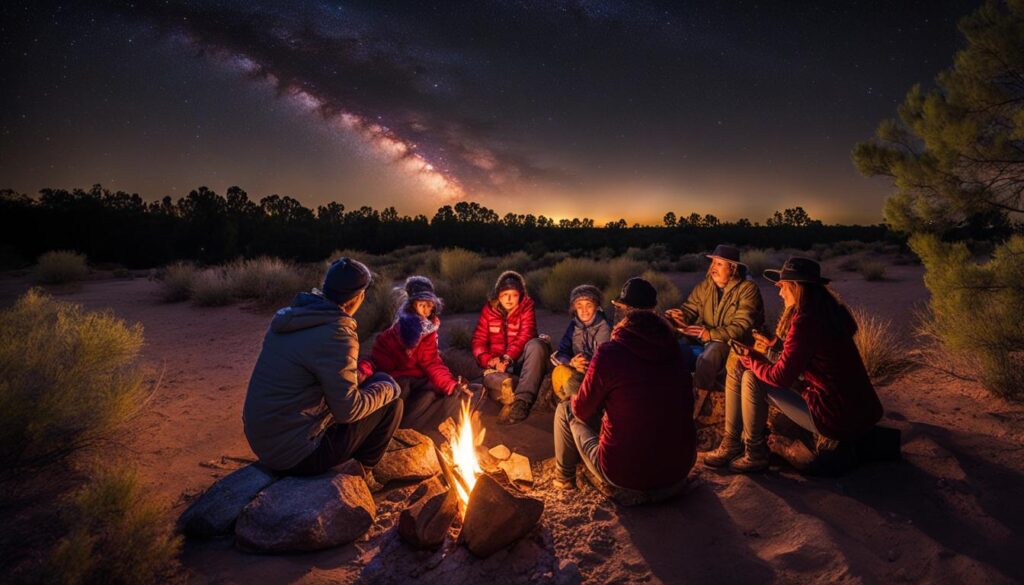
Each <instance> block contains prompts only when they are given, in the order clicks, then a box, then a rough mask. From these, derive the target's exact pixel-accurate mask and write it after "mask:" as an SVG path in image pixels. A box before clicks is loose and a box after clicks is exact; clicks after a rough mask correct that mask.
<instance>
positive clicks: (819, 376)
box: [705, 257, 882, 473]
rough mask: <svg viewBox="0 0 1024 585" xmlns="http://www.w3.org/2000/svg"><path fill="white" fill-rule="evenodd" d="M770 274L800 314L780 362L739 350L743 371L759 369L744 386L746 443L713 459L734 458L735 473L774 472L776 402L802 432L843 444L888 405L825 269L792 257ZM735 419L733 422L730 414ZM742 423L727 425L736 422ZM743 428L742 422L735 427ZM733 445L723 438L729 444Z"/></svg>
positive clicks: (767, 275)
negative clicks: (770, 440)
mask: <svg viewBox="0 0 1024 585" xmlns="http://www.w3.org/2000/svg"><path fill="white" fill-rule="evenodd" d="M764 276H765V278H767V279H768V280H771V281H773V282H775V283H776V286H778V287H779V296H780V297H782V301H783V303H784V304H785V306H786V308H787V309H790V310H791V312H792V316H791V317H790V321H789V331H788V332H787V333H786V335H785V339H784V341H783V343H782V353H781V355H780V356H779V358H778V360H776V361H775V362H774V363H772V362H771V361H769V360H768V359H767V358H766V357H765V356H764V355H763V354H761V353H759V352H756V351H750V350H749V348H744V347H739V349H738V350H739V352H740V353H744V354H746V355H741V357H740V358H739V362H740V363H739V366H740V367H742V368H745V369H747V370H749V371H750V372H752V373H753V374H754V376H755V377H756V379H757V383H755V384H744V385H743V387H742V392H743V394H744V395H743V396H742V404H743V408H744V409H749V412H747V411H746V410H744V412H743V416H742V427H743V436H744V438H745V439H746V441H745V449H744V445H743V444H740V445H735V444H732V446H733V452H732V453H726V451H729V445H726V446H724V447H723V446H720V447H719V449H718V450H717V451H716V452H715V453H713V454H711V455H709V457H706V458H705V464H707V463H708V458H713V459H715V460H716V461H721V460H728V463H727V465H728V466H729V468H730V469H732V470H733V471H738V472H743V473H746V472H751V471H759V470H763V469H765V468H766V467H768V455H769V450H768V445H767V444H766V442H765V441H764V439H763V438H764V425H765V421H766V419H767V415H768V401H771V403H772V404H774V405H775V406H777V407H778V408H779V410H781V411H782V413H783V414H785V415H786V416H787V417H788V418H790V419H791V420H792V421H793V422H795V423H797V424H798V425H800V426H801V427H803V428H805V429H807V430H808V431H811V432H812V433H815V434H817V435H821V436H823V437H826V438H828V439H833V440H836V441H847V440H852V439H856V438H858V437H860V436H861V435H863V434H864V433H866V432H867V431H869V430H870V429H871V428H872V427H873V426H874V425H875V423H877V422H878V421H879V419H881V418H882V403H881V402H879V400H878V395H877V394H876V393H875V388H874V386H872V385H871V380H870V378H869V377H868V374H867V371H866V370H865V368H864V362H863V361H862V360H861V357H860V353H859V352H858V351H857V346H856V344H855V343H854V341H853V336H854V334H855V333H856V332H857V321H856V320H855V319H854V318H853V315H852V314H851V313H850V310H849V308H847V307H846V305H844V304H842V302H840V301H839V299H838V298H837V297H836V295H835V293H833V292H832V290H831V289H829V288H828V287H826V286H825V285H826V284H828V282H829V280H828V279H827V278H822V276H821V266H820V265H819V264H818V263H817V262H815V261H814V260H811V259H808V258H799V257H791V258H790V259H789V260H787V261H786V263H785V264H784V265H783V267H782V269H781V270H765V271H764ZM727 418H728V417H727ZM735 422H736V421H729V420H727V421H726V425H727V431H728V430H729V429H728V425H730V424H734V423H735ZM734 426H735V425H734ZM724 442H725V441H723V443H724Z"/></svg>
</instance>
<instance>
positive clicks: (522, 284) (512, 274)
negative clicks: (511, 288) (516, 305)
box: [489, 270, 528, 301]
mask: <svg viewBox="0 0 1024 585" xmlns="http://www.w3.org/2000/svg"><path fill="white" fill-rule="evenodd" d="M508 279H512V280H515V281H518V282H519V288H520V290H521V291H522V295H523V298H526V297H527V296H528V295H527V293H526V279H525V278H523V275H522V274H519V273H518V272H516V271H515V270H506V271H505V272H502V273H501V274H500V275H499V276H498V279H497V280H495V281H494V286H493V287H491V294H490V297H489V300H492V301H494V300H497V298H498V287H500V286H501V283H502V282H504V281H505V280H508Z"/></svg>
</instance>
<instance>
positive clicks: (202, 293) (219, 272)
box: [192, 268, 233, 307]
mask: <svg viewBox="0 0 1024 585" xmlns="http://www.w3.org/2000/svg"><path fill="white" fill-rule="evenodd" d="M231 289H232V283H231V279H230V277H229V275H228V273H227V272H226V271H225V270H224V269H222V268H207V269H206V270H203V271H202V272H199V273H198V274H196V277H195V279H194V280H193V281H192V303H193V304H195V305H197V306H200V307H222V306H224V305H229V304H231V301H232V300H233V299H232V296H231Z"/></svg>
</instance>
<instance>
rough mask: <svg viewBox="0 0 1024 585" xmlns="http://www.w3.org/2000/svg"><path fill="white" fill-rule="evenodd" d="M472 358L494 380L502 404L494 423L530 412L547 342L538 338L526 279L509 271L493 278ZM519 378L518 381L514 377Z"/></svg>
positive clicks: (544, 369)
mask: <svg viewBox="0 0 1024 585" xmlns="http://www.w3.org/2000/svg"><path fill="white" fill-rule="evenodd" d="M471 347H472V350H473V357H474V358H476V361H477V363H478V364H480V367H481V368H484V373H485V377H484V379H485V384H487V385H489V386H490V384H488V383H487V380H488V379H491V380H498V381H497V382H495V384H496V387H497V388H498V389H499V390H500V392H499V402H501V403H502V404H503V405H504V408H502V411H501V415H500V416H499V418H498V422H499V423H501V424H515V423H518V422H520V421H522V420H524V419H525V418H526V417H527V416H529V414H530V407H532V406H533V403H534V401H535V400H536V399H537V392H538V390H540V384H541V381H542V380H543V379H544V375H545V374H546V373H547V370H548V365H549V364H548V355H549V354H550V353H551V348H550V346H549V345H548V344H547V343H546V342H545V341H544V340H543V339H540V338H538V337H537V317H536V315H535V314H534V311H533V299H531V298H530V296H529V295H528V294H526V279H525V278H523V276H522V275H521V274H519V273H518V272H515V271H514V270H507V271H505V272H503V273H501V275H500V276H499V277H498V280H497V281H496V282H495V283H494V289H493V290H492V291H491V295H490V297H489V298H488V300H487V304H485V305H484V307H483V309H481V310H480V319H479V320H478V321H477V324H476V330H475V331H474V332H473V341H472V344H471ZM513 376H517V377H518V383H517V382H516V378H514V377H513Z"/></svg>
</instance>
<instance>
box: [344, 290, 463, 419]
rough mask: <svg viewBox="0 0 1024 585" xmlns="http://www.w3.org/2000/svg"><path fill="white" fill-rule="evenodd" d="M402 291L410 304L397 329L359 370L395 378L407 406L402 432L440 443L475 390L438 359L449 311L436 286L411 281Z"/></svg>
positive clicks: (382, 335) (384, 333) (376, 344)
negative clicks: (440, 428) (446, 424)
mask: <svg viewBox="0 0 1024 585" xmlns="http://www.w3.org/2000/svg"><path fill="white" fill-rule="evenodd" d="M397 290H398V292H399V294H400V295H401V296H402V297H404V299H403V300H402V302H401V307H400V308H399V310H398V314H397V316H396V317H395V323H394V324H393V325H392V326H391V327H389V328H387V329H385V330H384V331H382V332H381V333H380V335H378V336H377V339H376V340H375V341H374V342H373V349H372V350H371V352H370V359H369V360H366V359H364V360H361V361H360V363H359V370H360V373H361V374H362V375H363V376H364V377H368V376H370V375H372V374H373V373H374V372H375V371H377V372H385V373H387V374H390V375H391V376H392V377H393V378H395V381H396V382H398V384H399V386H401V389H402V400H404V401H405V412H404V414H403V416H402V422H401V427H402V428H412V429H416V430H418V431H421V432H425V433H427V434H430V435H433V436H436V437H439V435H438V434H437V425H439V424H440V423H442V422H443V421H444V419H446V418H447V417H449V416H457V413H458V410H459V399H460V398H461V397H462V396H463V395H466V394H468V393H469V387H468V385H467V384H466V383H465V382H463V381H462V380H461V379H456V378H455V376H453V375H452V373H451V371H450V370H449V369H448V366H446V365H445V364H444V362H443V361H441V355H440V354H439V353H438V349H437V332H438V329H439V328H440V327H441V319H440V318H439V317H438V314H439V313H440V312H441V308H442V306H443V305H442V302H441V299H440V298H438V297H437V295H436V294H434V284H433V283H432V282H430V279H429V278H427V277H425V276H410V277H409V278H408V279H406V281H405V287H404V288H401V289H397Z"/></svg>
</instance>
